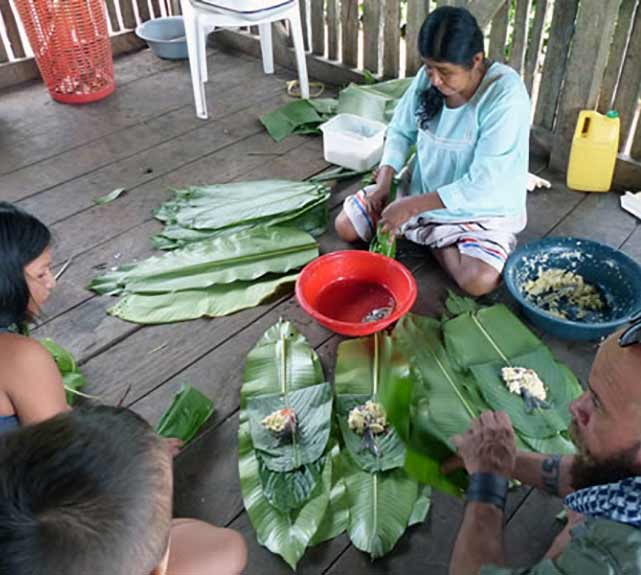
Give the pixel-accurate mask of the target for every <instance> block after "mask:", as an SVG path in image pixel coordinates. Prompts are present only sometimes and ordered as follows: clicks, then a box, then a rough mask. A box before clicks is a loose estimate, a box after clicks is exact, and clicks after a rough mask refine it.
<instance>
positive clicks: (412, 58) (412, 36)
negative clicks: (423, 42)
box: [405, 0, 430, 76]
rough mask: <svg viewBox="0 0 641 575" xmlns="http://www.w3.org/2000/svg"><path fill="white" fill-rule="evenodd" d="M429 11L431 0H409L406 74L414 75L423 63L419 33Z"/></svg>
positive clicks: (406, 34)
mask: <svg viewBox="0 0 641 575" xmlns="http://www.w3.org/2000/svg"><path fill="white" fill-rule="evenodd" d="M429 13H430V3H429V0H407V28H406V31H405V50H406V61H407V64H406V69H405V75H406V76H413V75H414V74H416V73H417V72H418V70H419V69H420V67H421V66H422V65H423V60H422V58H421V55H420V53H419V51H418V34H419V32H420V30H421V26H422V25H423V22H425V19H426V18H427V16H428V15H429Z"/></svg>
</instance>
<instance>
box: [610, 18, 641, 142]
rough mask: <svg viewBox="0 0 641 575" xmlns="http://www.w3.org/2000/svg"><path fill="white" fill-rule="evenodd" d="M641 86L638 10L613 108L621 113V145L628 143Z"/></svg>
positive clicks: (640, 44)
mask: <svg viewBox="0 0 641 575" xmlns="http://www.w3.org/2000/svg"><path fill="white" fill-rule="evenodd" d="M640 86H641V10H637V13H636V15H635V17H634V23H633V25H632V33H631V35H630V41H629V43H628V49H627V51H626V54H625V59H624V60H623V67H622V68H621V79H620V80H619V86H618V87H617V93H616V96H615V98H614V105H613V108H614V109H615V110H616V111H617V112H619V116H620V118H621V119H620V121H621V145H622V146H623V145H624V144H625V142H626V141H627V136H628V133H629V132H630V127H631V126H632V120H633V119H634V116H635V114H636V111H637V107H638V103H639V87H640Z"/></svg>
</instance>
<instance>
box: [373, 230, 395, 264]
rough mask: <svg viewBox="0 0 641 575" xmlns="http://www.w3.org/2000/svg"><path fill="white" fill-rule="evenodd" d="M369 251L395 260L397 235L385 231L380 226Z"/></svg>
mask: <svg viewBox="0 0 641 575" xmlns="http://www.w3.org/2000/svg"><path fill="white" fill-rule="evenodd" d="M369 251H370V252H372V253H375V254H381V255H384V256H387V257H388V258H395V257H396V234H393V233H391V232H386V231H383V227H382V226H381V225H380V224H379V225H378V227H377V228H376V235H375V236H374V238H373V239H372V241H371V242H370V244H369Z"/></svg>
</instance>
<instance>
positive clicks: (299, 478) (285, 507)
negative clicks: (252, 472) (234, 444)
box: [258, 456, 325, 513]
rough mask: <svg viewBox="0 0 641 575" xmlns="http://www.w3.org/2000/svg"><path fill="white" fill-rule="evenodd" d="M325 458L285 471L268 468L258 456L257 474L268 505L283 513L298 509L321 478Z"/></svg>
mask: <svg viewBox="0 0 641 575" xmlns="http://www.w3.org/2000/svg"><path fill="white" fill-rule="evenodd" d="M324 467H325V458H324V457H320V458H319V459H317V460H316V461H314V462H312V463H308V464H307V465H302V466H301V467H299V468H298V469H293V470H291V471H287V472H279V471H272V470H271V469H268V468H267V467H266V466H265V464H264V463H263V461H262V458H261V457H260V456H258V475H259V477H260V483H261V486H262V489H263V495H264V496H265V497H266V498H267V501H269V503H270V505H272V506H273V507H275V508H276V509H278V511H282V512H284V513H287V512H290V511H295V510H296V509H300V508H301V507H302V506H303V505H304V503H305V502H306V501H307V500H308V499H309V497H310V495H311V494H312V492H313V491H314V489H315V488H316V485H318V482H319V481H320V480H321V477H322V474H323V469H324Z"/></svg>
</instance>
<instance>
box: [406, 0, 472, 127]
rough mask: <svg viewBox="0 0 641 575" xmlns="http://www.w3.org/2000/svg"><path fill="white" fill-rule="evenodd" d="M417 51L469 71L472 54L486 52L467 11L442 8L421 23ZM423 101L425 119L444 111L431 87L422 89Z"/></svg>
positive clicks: (441, 97)
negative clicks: (423, 90)
mask: <svg viewBox="0 0 641 575" xmlns="http://www.w3.org/2000/svg"><path fill="white" fill-rule="evenodd" d="M418 51H419V52H420V54H421V56H422V57H423V58H429V59H430V60H435V61H436V62H447V63H449V64H456V65H458V66H462V67H464V68H471V67H472V66H473V64H474V55H475V54H478V53H479V52H484V51H485V46H484V44H483V32H482V31H481V29H480V28H479V25H478V23H477V22H476V18H474V16H473V15H472V14H471V13H470V12H469V10H466V9H465V8H457V7H454V6H441V7H440V8H437V9H436V10H434V12H432V13H431V14H430V15H429V16H428V17H427V18H426V19H425V22H423V25H422V26H421V31H420V33H419V36H418ZM422 98H423V102H422V108H423V114H424V116H425V118H424V119H425V120H431V119H432V118H434V117H436V116H437V115H438V113H439V112H440V111H441V109H442V108H443V102H444V100H445V98H444V96H443V94H441V92H439V91H438V90H437V89H436V88H435V87H434V86H430V87H429V88H428V89H427V90H425V92H423V96H422Z"/></svg>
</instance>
